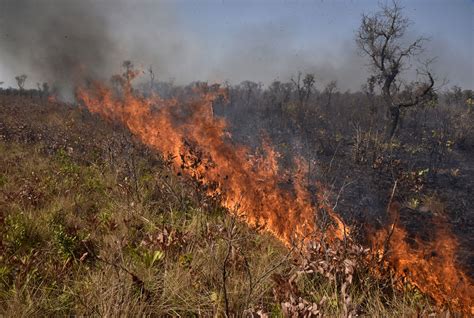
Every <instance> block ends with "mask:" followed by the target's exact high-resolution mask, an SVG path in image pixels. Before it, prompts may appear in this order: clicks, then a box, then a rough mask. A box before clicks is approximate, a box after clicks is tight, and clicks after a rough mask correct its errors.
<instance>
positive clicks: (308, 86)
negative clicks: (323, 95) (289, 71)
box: [291, 72, 316, 106]
mask: <svg viewBox="0 0 474 318" xmlns="http://www.w3.org/2000/svg"><path fill="white" fill-rule="evenodd" d="M291 81H292V82H293V85H295V88H296V92H297V93H298V101H299V103H300V106H303V105H304V104H305V103H306V102H307V101H308V99H309V97H310V95H311V90H312V88H313V86H314V83H315V81H316V80H315V79H314V75H313V74H309V73H308V74H306V75H305V77H304V78H303V77H302V74H301V72H298V77H297V78H296V80H295V79H294V78H292V79H291Z"/></svg>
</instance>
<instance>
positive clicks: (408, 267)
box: [372, 203, 474, 315]
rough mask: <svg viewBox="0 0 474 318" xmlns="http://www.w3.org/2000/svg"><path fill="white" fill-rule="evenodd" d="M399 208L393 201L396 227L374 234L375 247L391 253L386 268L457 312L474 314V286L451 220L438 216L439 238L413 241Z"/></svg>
mask: <svg viewBox="0 0 474 318" xmlns="http://www.w3.org/2000/svg"><path fill="white" fill-rule="evenodd" d="M399 209H400V205H399V204H398V203H394V204H391V206H390V215H391V219H392V228H391V229H390V230H389V231H388V233H387V232H386V231H385V230H380V231H378V232H376V233H375V235H374V236H373V237H372V240H373V243H374V249H373V250H374V251H382V250H383V251H385V252H387V254H386V255H384V260H383V265H384V266H385V268H386V269H389V270H391V271H393V272H394V274H395V277H396V278H397V281H398V282H400V283H404V282H408V283H410V284H412V285H414V286H416V287H417V288H418V289H419V290H420V291H422V292H423V293H425V294H427V295H429V296H431V297H432V298H433V299H434V300H435V302H436V304H438V305H444V304H449V306H450V307H451V308H453V309H455V310H456V311H460V312H464V313H466V314H470V315H474V303H473V301H474V286H473V284H472V281H471V279H470V278H469V277H468V276H467V275H466V274H465V273H464V272H463V270H462V269H461V268H459V266H458V264H457V263H456V261H455V260H456V251H457V249H458V246H459V244H458V241H457V239H456V238H455V237H454V235H453V233H452V231H451V230H450V228H449V226H448V225H447V222H446V221H445V220H443V219H442V218H441V217H437V218H435V220H434V227H435V233H434V234H435V235H434V236H435V238H434V239H433V240H432V241H429V242H427V241H423V240H421V239H419V238H415V240H414V244H410V243H409V240H408V233H407V231H406V230H405V229H404V228H403V227H402V226H401V225H400V224H399V222H398V219H399ZM384 245H385V246H384ZM388 245H389V246H388Z"/></svg>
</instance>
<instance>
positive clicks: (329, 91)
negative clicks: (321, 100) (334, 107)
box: [324, 81, 337, 109]
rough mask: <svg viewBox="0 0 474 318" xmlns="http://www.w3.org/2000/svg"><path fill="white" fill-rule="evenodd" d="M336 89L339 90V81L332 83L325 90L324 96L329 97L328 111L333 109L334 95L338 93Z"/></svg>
mask: <svg viewBox="0 0 474 318" xmlns="http://www.w3.org/2000/svg"><path fill="white" fill-rule="evenodd" d="M336 89H337V81H330V82H329V83H328V84H327V85H326V87H325V88H324V94H325V95H326V96H327V102H326V107H327V108H328V109H330V108H331V99H332V95H333V93H334V92H335V91H336Z"/></svg>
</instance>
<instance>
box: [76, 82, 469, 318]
mask: <svg viewBox="0 0 474 318" xmlns="http://www.w3.org/2000/svg"><path fill="white" fill-rule="evenodd" d="M123 83H125V85H124V87H123V88H122V89H123V90H122V92H119V93H117V92H115V91H114V90H113V89H111V88H110V87H108V86H106V85H104V84H103V83H99V82H93V83H92V84H91V85H90V86H89V87H81V88H79V89H78V90H77V99H78V101H79V102H80V103H82V104H83V105H85V106H86V107H87V108H88V109H89V111H90V112H92V113H96V114H99V115H101V116H102V117H105V118H107V119H109V120H112V121H118V122H121V123H122V124H124V125H125V126H126V127H127V128H128V129H129V130H130V131H131V132H132V133H133V134H134V135H136V136H137V137H138V138H140V139H141V141H142V142H143V143H145V144H147V145H148V146H150V147H152V148H153V149H156V150H159V151H161V152H162V153H163V154H165V155H167V154H169V155H170V156H171V158H172V159H173V165H174V168H175V169H176V170H177V171H182V172H184V173H186V174H188V175H189V176H191V177H193V178H195V179H196V180H198V181H200V182H201V183H202V185H203V188H204V189H206V191H207V193H208V194H209V195H218V196H219V197H220V198H221V201H222V204H223V206H224V207H226V208H227V209H229V210H230V211H232V212H233V213H236V214H237V215H238V216H239V217H241V218H242V219H243V220H244V221H246V222H247V223H248V224H249V225H251V226H255V227H256V228H258V229H263V230H267V231H269V232H271V233H273V234H274V235H275V236H276V237H278V238H279V239H280V240H282V241H283V242H284V243H286V244H287V245H292V244H295V242H299V243H303V241H304V240H309V239H314V238H315V237H317V236H318V235H323V234H324V233H323V232H322V231H321V230H320V229H319V227H318V225H317V219H316V215H317V214H318V213H317V212H318V211H319V212H323V213H326V214H327V215H329V216H330V219H331V220H332V222H331V224H330V225H329V227H328V231H327V232H325V233H327V237H328V238H329V240H334V239H339V240H342V239H344V238H346V237H347V236H349V234H350V229H349V228H348V227H347V226H346V225H345V224H344V223H343V221H342V220H341V219H340V218H339V217H338V216H337V215H336V214H335V212H334V211H333V209H332V208H331V207H330V206H329V205H328V204H327V200H326V196H325V193H324V187H323V186H322V185H320V184H317V188H318V192H317V193H316V195H315V196H314V195H313V194H312V193H310V192H309V191H308V187H306V186H305V176H306V175H307V171H306V169H305V167H307V164H305V161H304V160H303V159H302V158H296V159H295V167H296V171H295V172H294V173H293V174H292V176H291V178H290V180H288V177H287V175H286V174H285V173H286V172H284V171H280V168H279V166H278V157H279V154H278V153H277V152H276V151H275V150H274V149H273V148H272V147H271V145H270V143H269V142H268V141H265V140H264V142H263V146H262V149H261V152H262V154H258V155H256V154H255V153H254V152H252V151H251V150H250V149H249V148H248V147H245V146H243V145H237V144H235V143H233V142H232V138H231V136H230V134H229V133H228V131H227V123H226V121H225V120H224V119H222V118H218V117H214V115H213V103H214V102H215V101H216V100H217V99H218V98H223V97H224V98H225V96H226V92H225V91H224V90H222V89H221V88H219V87H218V86H217V85H213V86H211V87H208V86H201V87H200V90H199V91H196V92H194V94H192V97H188V98H186V99H185V100H178V99H177V98H171V99H163V98H161V97H160V96H158V95H153V96H150V97H146V98H145V97H142V96H137V95H136V94H134V93H133V89H132V88H131V87H130V86H127V85H129V84H127V83H126V82H123ZM123 83H122V84H123ZM284 183H286V184H287V185H288V186H285V185H282V184H284ZM393 210H394V209H391V212H393ZM396 213H398V211H396ZM396 213H395V212H394V213H392V214H396ZM392 229H393V230H392V231H391V234H390V245H391V249H390V253H388V254H387V255H385V258H384V260H383V262H382V263H383V264H384V266H386V267H390V268H391V269H392V270H393V271H394V272H395V274H396V275H397V276H398V277H399V278H403V279H402V280H401V281H408V282H410V283H411V284H412V285H414V286H416V287H417V288H418V289H419V290H421V291H422V292H424V293H426V294H428V295H430V296H431V297H432V298H433V299H434V300H435V301H436V302H437V304H440V305H442V304H449V305H450V306H451V308H453V309H455V310H459V311H463V312H465V313H467V314H468V313H469V312H470V313H471V314H474V309H473V305H472V299H473V288H472V284H471V282H470V279H469V277H467V276H466V275H465V274H464V273H463V272H462V270H460V269H459V268H458V266H457V265H456V264H455V261H454V260H455V252H456V248H457V246H458V243H457V241H456V239H455V237H454V236H453V235H452V234H451V232H450V231H449V228H447V226H444V225H442V223H439V224H438V225H437V239H436V240H435V241H433V242H431V243H426V242H423V241H421V240H418V241H417V243H418V248H416V249H415V248H412V247H411V246H410V245H409V244H408V243H407V242H406V240H405V238H406V235H407V233H406V231H405V230H404V229H403V228H401V227H400V226H399V225H398V224H396V222H394V225H393V227H392ZM386 238H387V234H386V232H385V231H379V232H376V233H375V234H374V236H373V245H374V250H375V251H377V250H378V251H380V250H381V246H382V245H381V244H382V243H383V242H385V241H386Z"/></svg>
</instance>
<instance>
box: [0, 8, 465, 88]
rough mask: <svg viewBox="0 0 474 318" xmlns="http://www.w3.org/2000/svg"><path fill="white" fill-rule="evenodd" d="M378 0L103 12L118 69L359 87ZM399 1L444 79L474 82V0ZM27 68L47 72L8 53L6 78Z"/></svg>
mask: <svg viewBox="0 0 474 318" xmlns="http://www.w3.org/2000/svg"><path fill="white" fill-rule="evenodd" d="M0 1H1V0H0ZM57 2H58V3H59V4H61V3H62V2H61V1H59V0H58V1H57ZM63 3H64V2H63ZM378 3H379V2H378V1H368V0H361V1H357V0H352V1H351V0H333V1H329V0H305V1H302V0H286V1H284V0H272V1H270V0H265V1H264V0H254V1H249V0H246V1H244V0H240V1H239V0H175V1H151V0H137V1H133V2H132V1H126V0H116V1H110V0H101V1H97V2H96V3H95V4H96V6H95V10H98V11H100V15H101V17H102V18H103V19H105V20H107V21H108V25H109V30H108V32H109V33H110V36H111V37H112V38H113V39H114V41H115V43H116V44H117V45H116V48H115V49H114V51H113V52H111V53H110V61H113V63H111V64H112V65H113V67H110V69H112V68H115V69H116V68H118V67H119V65H120V61H122V60H124V59H132V60H133V61H134V62H135V64H136V65H139V66H141V67H143V68H145V67H148V65H153V67H154V69H155V70H156V71H157V73H158V76H159V78H161V79H165V80H166V79H174V80H176V82H179V83H186V82H189V81H193V80H209V81H217V82H223V81H225V80H229V81H231V82H233V83H238V82H240V81H242V80H245V79H249V80H254V81H257V82H258V81H262V82H263V83H269V82H270V81H271V80H273V79H280V80H289V78H290V77H291V76H292V75H294V74H296V73H297V72H298V71H302V72H314V73H315V74H316V78H317V79H318V81H319V83H320V84H321V85H324V83H326V82H329V81H331V80H337V81H338V84H339V87H340V88H341V89H342V90H345V89H352V90H355V89H358V88H359V87H360V85H361V84H362V83H364V81H365V78H366V76H367V74H366V70H367V68H366V66H365V64H366V62H367V60H365V59H364V58H363V57H361V56H359V54H358V52H357V49H356V46H355V42H354V34H355V30H356V29H357V27H358V25H359V23H360V19H361V15H362V13H364V12H365V13H370V12H374V11H375V10H377V7H378ZM400 3H401V5H402V6H403V7H404V8H405V14H406V15H407V16H408V17H409V18H410V19H411V20H412V21H413V25H412V26H411V28H410V32H409V33H408V34H407V37H408V38H414V37H416V36H420V35H423V36H427V37H430V38H431V42H430V43H429V44H428V45H427V50H426V52H425V57H433V56H436V57H438V60H437V62H436V64H435V65H434V69H435V71H436V73H437V75H438V77H439V78H440V79H442V78H447V79H448V80H449V85H448V86H452V85H455V84H456V85H461V86H463V87H465V88H471V89H472V88H474V61H473V56H474V54H473V53H474V44H473V41H474V40H473V39H474V25H473V23H474V22H473V20H474V1H472V0H443V1H441V0H431V1H429V0H412V1H407V0H402V1H400ZM0 51H1V43H0ZM0 53H1V52H0ZM19 73H27V74H31V78H32V80H35V79H36V78H39V77H40V75H39V74H34V71H31V70H30V69H29V68H28V63H25V62H24V61H16V62H12V61H11V60H7V59H2V56H1V55H0V81H5V82H6V84H10V85H13V84H12V83H11V80H10V79H9V78H12V76H13V74H19ZM32 73H33V74H32ZM35 76H36V77H35ZM4 78H5V79H4Z"/></svg>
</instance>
